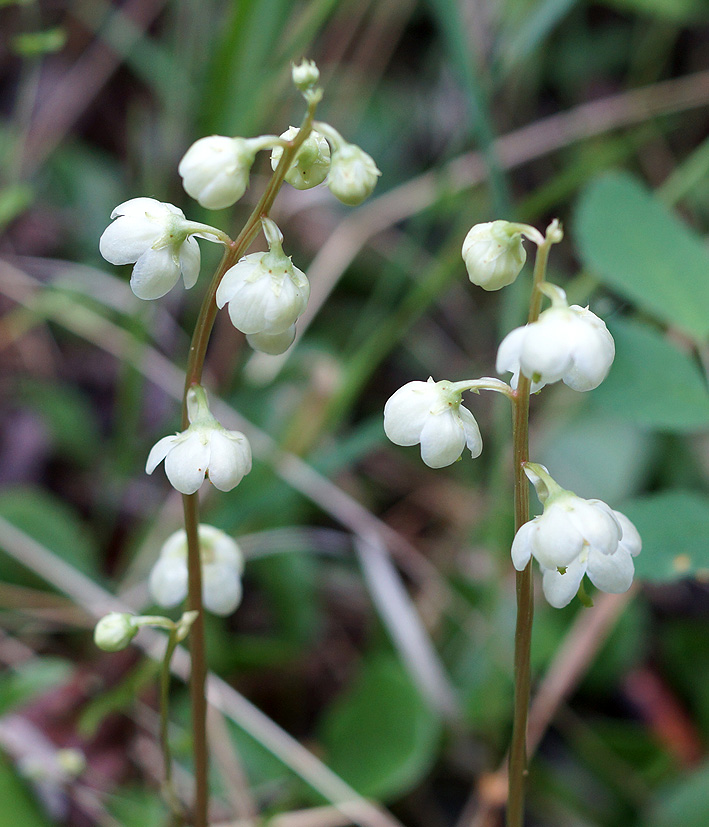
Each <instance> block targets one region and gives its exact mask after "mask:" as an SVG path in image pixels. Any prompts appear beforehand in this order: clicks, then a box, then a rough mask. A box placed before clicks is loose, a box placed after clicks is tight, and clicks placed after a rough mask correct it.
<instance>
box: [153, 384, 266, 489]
mask: <svg viewBox="0 0 709 827" xmlns="http://www.w3.org/2000/svg"><path fill="white" fill-rule="evenodd" d="M187 414H188V417H189V421H190V425H189V427H188V428H187V430H185V431H182V433H179V434H174V435H172V436H166V437H163V438H162V439H160V440H158V442H156V443H155V445H153V447H152V449H151V451H150V454H148V461H147V463H146V465H145V471H146V473H148V474H152V473H153V471H154V470H155V469H156V468H157V467H158V465H159V464H160V463H161V462H162V461H163V460H165V473H166V474H167V478H168V479H169V480H170V483H171V484H172V486H173V488H176V489H177V490H178V491H180V492H181V493H182V494H194V493H195V491H197V489H198V488H199V487H200V486H201V485H202V483H203V482H204V478H205V476H207V477H208V478H209V481H210V482H211V483H212V484H213V485H214V486H215V488H218V489H219V490H220V491H231V489H232V488H234V487H235V486H236V485H238V484H239V483H240V482H241V480H242V479H243V478H244V477H245V476H246V474H248V473H249V471H250V470H251V446H250V445H249V442H248V440H247V439H246V437H245V436H244V435H243V434H242V433H241V432H239V431H227V429H226V428H225V427H224V426H223V425H221V424H220V423H219V422H218V421H217V420H216V419H215V418H214V416H212V413H211V412H210V410H209V405H208V403H207V394H206V392H205V390H204V388H202V387H200V386H199V385H195V386H193V387H192V388H190V390H189V391H188V392H187Z"/></svg>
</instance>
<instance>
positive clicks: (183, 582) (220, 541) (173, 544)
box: [148, 525, 244, 615]
mask: <svg viewBox="0 0 709 827" xmlns="http://www.w3.org/2000/svg"><path fill="white" fill-rule="evenodd" d="M199 550H200V556H201V559H202V601H203V603H204V608H205V609H207V610H208V611H210V612H212V613H213V614H216V615H228V614H231V613H232V612H233V611H234V609H236V607H237V606H238V605H239V603H240V602H241V596H242V588H241V575H242V574H243V571H244V556H243V554H242V553H241V549H240V548H239V546H238V545H237V543H236V542H235V541H234V540H233V539H232V538H231V537H229V535H227V534H225V533H224V532H223V531H220V530H219V529H218V528H214V527H213V526H211V525H200V526H199ZM148 588H149V589H150V594H151V595H152V597H153V599H154V600H155V602H156V603H157V604H158V605H159V606H164V607H165V608H169V607H172V606H177V604H178V603H181V602H182V601H183V600H184V599H185V598H186V597H187V534H186V533H185V530H184V529H180V530H179V531H176V532H175V533H174V534H172V535H170V537H168V538H167V540H166V541H165V543H164V544H163V547H162V549H161V550H160V557H159V558H158V561H157V562H156V563H155V565H154V566H153V569H152V571H151V572H150V579H149V581H148Z"/></svg>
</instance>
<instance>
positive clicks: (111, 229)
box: [99, 198, 225, 299]
mask: <svg viewBox="0 0 709 827" xmlns="http://www.w3.org/2000/svg"><path fill="white" fill-rule="evenodd" d="M111 218H112V219H114V221H113V223H112V224H109V225H108V227H107V228H106V229H105V230H104V231H103V234H102V236H101V239H100V241H99V250H100V251H101V255H102V256H103V257H104V258H105V259H106V261H110V262H111V264H133V263H135V267H134V268H133V273H132V275H131V278H130V288H131V290H132V291H133V292H134V293H135V295H136V296H137V297H138V298H139V299H159V298H160V297H161V296H164V295H165V294H166V293H167V292H168V291H169V290H171V289H172V288H173V287H174V286H175V285H176V284H177V281H178V279H179V278H180V275H182V278H183V280H184V282H185V287H186V288H190V287H192V286H193V285H194V283H195V282H196V281H197V277H198V276H199V264H200V253H199V245H198V244H197V242H196V241H195V239H194V238H192V236H197V237H198V238H206V239H207V240H208V241H217V242H219V241H223V240H224V237H225V236H224V233H222V232H221V231H220V230H217V229H215V228H214V227H208V226H207V225H205V224H197V223H195V222H193V221H187V220H186V219H185V214H184V213H183V212H182V210H180V209H178V208H177V207H174V206H173V205H172V204H165V203H163V202H162V201H156V200H155V199H154V198H131V200H130V201H125V202H124V203H123V204H119V205H118V206H117V207H116V209H115V210H114V211H113V212H112V213H111Z"/></svg>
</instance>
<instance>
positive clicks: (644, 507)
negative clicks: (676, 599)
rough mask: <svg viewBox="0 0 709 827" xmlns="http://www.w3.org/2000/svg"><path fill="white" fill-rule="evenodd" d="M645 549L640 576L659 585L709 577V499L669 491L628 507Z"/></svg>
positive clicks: (637, 567)
mask: <svg viewBox="0 0 709 827" xmlns="http://www.w3.org/2000/svg"><path fill="white" fill-rule="evenodd" d="M622 511H623V513H624V514H625V515H626V516H627V517H629V518H630V519H631V520H632V521H633V523H635V525H636V527H637V529H638V531H639V532H640V536H641V537H642V540H643V549H642V551H641V552H640V554H639V555H638V556H637V557H636V558H635V572H636V575H637V576H638V577H640V578H643V579H645V580H650V581H653V582H656V583H665V582H671V581H673V580H678V579H680V578H682V577H691V576H695V575H699V576H700V577H708V576H709V497H707V496H705V495H704V494H698V493H697V492H694V491H678V490H675V491H666V492H662V493H659V494H652V495H649V496H647V497H641V498H638V499H635V500H631V501H630V502H628V503H625V504H624V505H623V507H622Z"/></svg>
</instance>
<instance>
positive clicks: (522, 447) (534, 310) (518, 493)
mask: <svg viewBox="0 0 709 827" xmlns="http://www.w3.org/2000/svg"><path fill="white" fill-rule="evenodd" d="M554 240H555V239H554V238H552V237H551V234H550V233H549V232H548V233H547V235H546V237H545V239H544V241H543V243H542V244H540V245H539V247H538V249H537V256H536V260H535V262H534V285H533V287H532V296H531V299H530V303H529V317H528V323H530V324H531V323H532V322H536V320H537V319H538V318H539V313H540V310H541V306H542V298H543V295H544V294H543V292H542V290H541V289H540V288H541V285H542V284H543V283H544V277H545V275H546V269H547V260H548V258H549V249H550V248H551V245H552V244H553V243H554ZM530 388H531V380H530V379H529V378H528V377H526V376H524V375H523V374H522V373H521V372H520V376H519V381H518V384H517V390H516V392H515V394H514V397H513V405H512V453H513V463H514V511H515V532H517V531H518V530H519V529H520V528H521V526H523V525H524V524H525V523H526V522H528V521H529V484H528V482H527V477H526V475H525V473H524V465H523V463H525V462H528V461H529V392H530ZM516 587H517V625H516V629H515V656H514V677H515V695H514V714H513V720H512V743H511V745H510V763H509V787H508V789H509V793H508V799H507V827H522V825H523V823H524V793H525V781H526V776H527V714H528V710H529V695H530V686H531V664H530V653H531V648H532V621H533V618H534V592H533V589H532V563H531V561H530V562H529V564H528V565H527V567H526V568H525V569H524V571H518V572H517V582H516Z"/></svg>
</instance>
